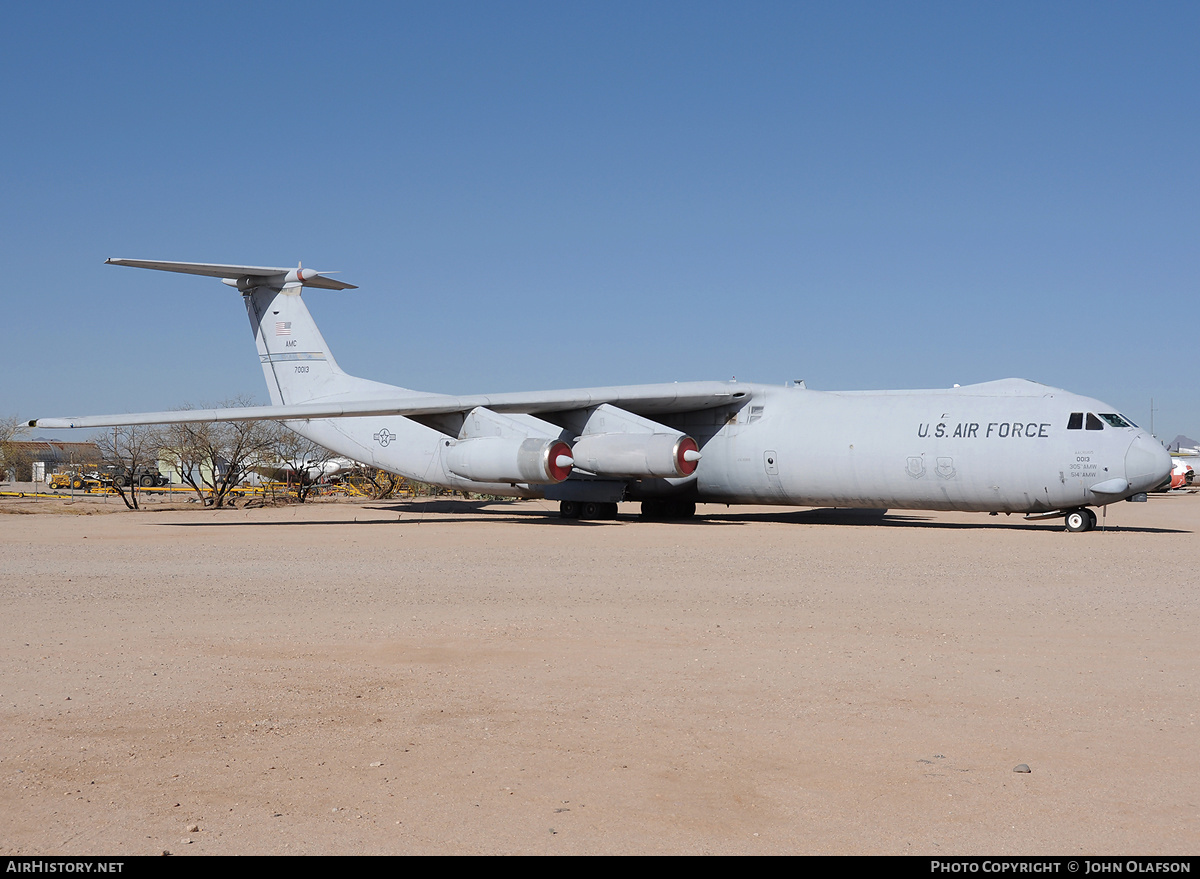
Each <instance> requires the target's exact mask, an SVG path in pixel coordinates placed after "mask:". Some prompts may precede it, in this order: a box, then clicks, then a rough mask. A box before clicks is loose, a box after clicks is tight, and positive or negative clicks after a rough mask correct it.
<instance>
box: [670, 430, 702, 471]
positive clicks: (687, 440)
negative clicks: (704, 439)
mask: <svg viewBox="0 0 1200 879" xmlns="http://www.w3.org/2000/svg"><path fill="white" fill-rule="evenodd" d="M698 451H700V446H699V445H697V444H696V441H695V440H694V439H692V438H691V437H690V436H685V437H684V438H683V439H681V440H680V441H679V442H677V443H676V444H675V463H676V465H677V466H678V467H679V472H680V473H682V474H683V475H684V476H691V475H692V474H693V473H695V472H696V465H697V464H699V463H700V462H699V461H688V460H685V459H684V457H683V456H684V453H685V452H698Z"/></svg>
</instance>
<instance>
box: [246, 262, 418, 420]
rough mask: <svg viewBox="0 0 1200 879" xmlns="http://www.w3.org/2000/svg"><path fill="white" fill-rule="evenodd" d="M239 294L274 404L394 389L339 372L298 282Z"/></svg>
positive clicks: (378, 393)
mask: <svg viewBox="0 0 1200 879" xmlns="http://www.w3.org/2000/svg"><path fill="white" fill-rule="evenodd" d="M245 298H246V314H247V315H248V316H249V318H250V327H251V329H253V331H254V342H255V344H256V345H257V346H258V359H259V361H260V362H261V363H262V368H263V376H264V377H265V378H266V380H267V389H268V390H269V391H270V394H271V402H272V403H274V404H275V405H276V406H282V405H291V404H295V403H309V402H312V401H315V400H329V399H336V398H337V397H339V396H353V397H354V398H356V399H358V398H363V397H374V396H391V395H394V394H395V393H396V391H397V390H398V389H397V388H395V387H393V386H392V385H385V384H381V383H379V382H373V381H370V380H369V379H363V378H355V377H354V376H351V375H346V373H344V372H342V370H341V367H339V366H338V365H337V361H336V360H334V359H333V355H332V354H331V353H330V352H329V346H328V345H327V344H325V339H324V337H322V335H321V331H320V330H319V329H317V324H316V322H315V321H314V320H313V319H312V315H311V314H309V312H308V307H307V306H305V304H304V301H303V300H302V299H301V298H300V287H299V285H297V286H295V287H284V288H283V289H282V290H278V289H274V288H271V287H254V288H253V289H251V290H248V291H247V292H246V294H245Z"/></svg>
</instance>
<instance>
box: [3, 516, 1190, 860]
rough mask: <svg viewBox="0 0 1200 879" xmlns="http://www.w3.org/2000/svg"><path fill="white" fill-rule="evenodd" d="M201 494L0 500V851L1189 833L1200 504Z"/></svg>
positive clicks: (471, 847) (1120, 847) (1075, 840)
mask: <svg viewBox="0 0 1200 879" xmlns="http://www.w3.org/2000/svg"><path fill="white" fill-rule="evenodd" d="M182 506H183V507H184V508H180V507H178V506H177V507H176V508H172V509H168V508H162V507H161V506H159V507H156V506H155V505H153V504H151V505H149V506H148V508H147V509H145V510H142V511H140V512H126V511H125V510H124V509H123V507H121V506H120V504H119V502H117V503H112V502H110V503H107V504H100V503H96V502H94V501H77V502H73V503H64V502H61V501H41V502H38V501H29V500H7V499H6V500H3V501H0V595H2V602H3V603H2V605H0V608H2V611H3V613H2V616H0V718H2V721H0V795H2V797H3V805H4V808H3V810H2V812H0V851H3V852H4V853H6V854H119V855H138V854H161V853H162V852H164V851H169V852H171V853H173V854H189V855H190V854H200V855H204V854H235V853H247V854H268V853H286V854H302V853H303V854H403V853H413V854H427V853H441V854H451V853H454V854H458V853H472V854H474V853H479V854H489V853H526V854H560V853H561V854H580V853H617V854H620V853H663V854H668V853H687V854H692V853H715V854H733V853H750V854H768V853H769V854H776V853H795V854H920V855H938V854H942V855H945V854H992V855H1001V854H1060V855H1068V854H1081V855H1083V854H1093V855H1101V854H1177V855H1178V854H1195V853H1197V852H1198V851H1200V758H1198V757H1197V748H1198V745H1200V735H1198V733H1200V729H1198V728H1197V719H1198V714H1200V659H1198V657H1197V649H1198V648H1200V601H1198V598H1197V584H1198V583H1200V576H1198V575H1197V561H1198V560H1200V554H1198V551H1200V538H1198V532H1200V495H1174V494H1173V495H1168V496H1156V497H1153V498H1152V499H1151V501H1150V502H1149V503H1144V504H1129V503H1122V504H1117V505H1114V506H1113V507H1111V508H1109V510H1108V514H1107V517H1106V520H1105V521H1106V524H1107V530H1105V531H1103V532H1101V531H1099V530H1097V531H1095V532H1092V533H1087V534H1068V533H1065V531H1064V530H1063V528H1062V522H1061V520H1059V521H1051V522H1042V523H1029V522H1025V521H1023V520H1022V519H1021V518H1020V517H1019V516H1012V517H1005V516H1000V517H989V516H987V515H983V514H959V513H921V512H916V513H892V514H889V516H888V517H887V518H885V519H883V520H882V521H881V522H871V521H869V520H864V519H861V518H856V517H855V516H852V515H843V514H840V513H836V512H830V511H807V510H799V509H794V508H769V507H753V508H737V507H735V508H731V509H727V508H725V507H723V506H711V505H710V506H702V507H701V508H700V514H699V516H698V518H697V519H696V520H695V521H692V522H687V523H682V524H681V523H667V522H661V523H643V522H640V521H638V520H637V519H636V517H635V516H634V512H635V509H636V508H635V507H634V506H633V505H623V506H622V516H621V518H619V519H618V520H617V521H615V522H586V521H585V522H580V521H575V522H571V521H563V520H559V519H558V518H556V516H555V515H554V510H555V507H554V505H552V504H548V503H544V502H521V503H494V504H486V503H481V502H474V501H462V500H459V501H438V502H391V501H381V502H360V503H345V502H342V503H308V504H304V505H292V506H285V507H276V508H263V509H236V510H219V511H217V510H205V509H196V508H194V507H191V508H189V507H186V505H182ZM1020 764H1026V765H1027V766H1028V767H1029V769H1030V771H1029V772H1028V773H1024V772H1014V768H1015V767H1017V766H1018V765H1020Z"/></svg>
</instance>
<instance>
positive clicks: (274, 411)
mask: <svg viewBox="0 0 1200 879" xmlns="http://www.w3.org/2000/svg"><path fill="white" fill-rule="evenodd" d="M751 390H752V388H751V387H750V386H748V385H746V384H741V385H739V384H738V383H736V382H673V383H670V384H657V385H629V386H625V387H610V388H578V389H574V390H564V391H534V392H530V393H512V394H476V395H471V396H465V397H458V396H450V395H446V394H421V395H414V396H409V397H395V398H392V399H380V400H341V401H336V402H328V403H302V404H298V405H294V406H242V407H233V408H228V409H176V410H172V411H170V412H138V413H127V414H123V415H87V416H80V417H67V418H36V419H34V420H32V421H30V422H29V426H30V427H41V428H45V429H59V428H96V427H115V426H118V425H132V424H189V423H194V422H201V421H297V420H303V419H307V418H355V417H358V416H363V415H404V416H418V417H419V416H423V415H451V414H454V413H457V412H469V411H471V410H472V409H474V408H476V407H478V406H482V407H484V408H487V409H491V410H492V411H493V412H513V413H524V414H529V415H536V414H546V413H551V412H566V411H572V410H580V409H589V408H591V407H593V406H599V405H600V404H602V403H608V404H610V405H613V406H618V407H620V408H621V409H625V410H627V411H629V412H633V413H636V414H638V415H661V414H666V413H672V412H694V411H698V410H702V409H716V408H720V407H722V406H730V405H736V404H737V403H739V402H741V401H742V400H743V399H744V398H745V397H747V396H749V395H750V393H751Z"/></svg>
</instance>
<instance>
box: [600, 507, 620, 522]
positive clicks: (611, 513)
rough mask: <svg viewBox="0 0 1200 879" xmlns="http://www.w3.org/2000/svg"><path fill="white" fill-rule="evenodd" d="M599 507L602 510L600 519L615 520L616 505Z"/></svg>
mask: <svg viewBox="0 0 1200 879" xmlns="http://www.w3.org/2000/svg"><path fill="white" fill-rule="evenodd" d="M600 506H602V507H603V508H604V509H603V511H602V515H601V517H600V518H602V519H615V518H617V505H616V504H601V505H600Z"/></svg>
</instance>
